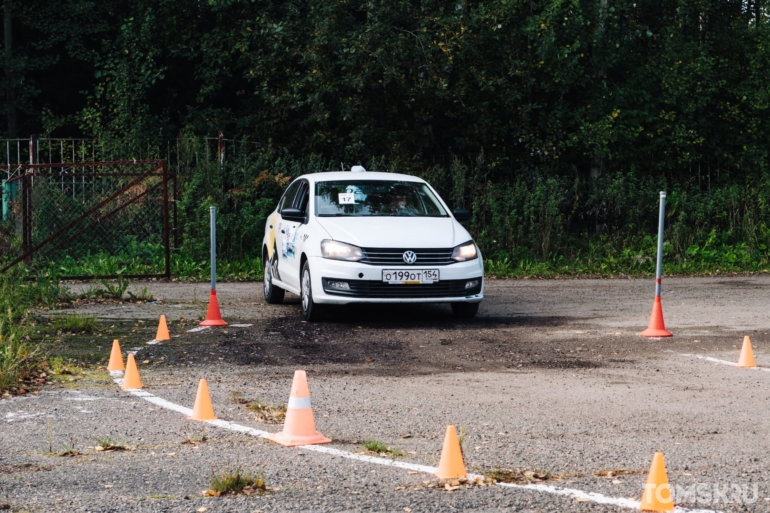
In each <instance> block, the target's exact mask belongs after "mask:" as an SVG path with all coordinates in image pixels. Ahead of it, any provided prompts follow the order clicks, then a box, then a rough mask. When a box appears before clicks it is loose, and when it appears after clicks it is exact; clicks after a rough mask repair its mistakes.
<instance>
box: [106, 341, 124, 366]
mask: <svg viewBox="0 0 770 513" xmlns="http://www.w3.org/2000/svg"><path fill="white" fill-rule="evenodd" d="M107 370H108V371H122V370H126V366H125V365H123V353H121V352H120V342H118V339H115V340H113V341H112V352H111V353H110V361H109V363H107Z"/></svg>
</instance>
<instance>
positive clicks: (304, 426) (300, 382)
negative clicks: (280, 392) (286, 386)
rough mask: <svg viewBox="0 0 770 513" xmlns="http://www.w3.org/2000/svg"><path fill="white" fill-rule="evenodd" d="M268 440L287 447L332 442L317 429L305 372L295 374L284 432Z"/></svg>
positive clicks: (269, 437)
mask: <svg viewBox="0 0 770 513" xmlns="http://www.w3.org/2000/svg"><path fill="white" fill-rule="evenodd" d="M267 438H268V439H270V440H272V441H273V442H276V443H279V444H281V445H285V446H287V447H293V446H296V445H311V444H328V443H329V442H331V440H329V439H328V438H326V437H325V436H323V435H322V434H321V433H319V432H318V431H316V429H315V420H314V419H313V408H312V407H311V405H310V388H308V386H307V375H306V374H305V371H303V370H298V371H295V372H294V382H293V383H292V384H291V394H290V395H289V407H288V408H287V409H286V420H285V421H284V422H283V431H281V432H280V433H275V434H272V435H270V436H268V437H267Z"/></svg>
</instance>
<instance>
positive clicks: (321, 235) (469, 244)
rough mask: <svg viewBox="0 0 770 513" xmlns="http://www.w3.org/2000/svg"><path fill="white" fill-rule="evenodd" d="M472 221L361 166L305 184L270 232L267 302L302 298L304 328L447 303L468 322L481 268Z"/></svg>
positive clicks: (287, 198)
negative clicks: (354, 311) (336, 310)
mask: <svg viewBox="0 0 770 513" xmlns="http://www.w3.org/2000/svg"><path fill="white" fill-rule="evenodd" d="M469 218H470V212H468V211H467V210H455V211H454V212H451V211H450V210H449V208H448V207H447V205H446V203H444V201H443V200H442V199H441V198H440V197H439V195H438V194H437V193H436V191H434V190H433V188H432V187H431V186H430V185H429V184H428V183H427V182H425V181H424V180H422V179H420V178H417V177H414V176H409V175H401V174H394V173H379V172H366V171H365V170H364V169H363V168H362V167H360V166H354V167H353V170H352V171H348V172H332V173H314V174H307V175H303V176H300V177H299V178H297V179H296V180H294V181H293V182H292V183H291V184H290V185H289V187H288V188H287V189H286V192H285V193H284V194H283V196H282V197H281V200H280V201H279V202H278V206H277V208H276V209H275V211H274V212H273V213H271V214H270V215H269V216H268V219H267V222H266V224H265V236H264V239H263V251H262V257H263V262H264V266H265V269H264V271H265V275H264V295H265V300H266V301H267V302H268V303H272V304H275V303H280V302H282V301H283V298H284V293H285V291H287V290H288V291H290V292H292V293H294V294H297V295H299V296H300V298H301V299H302V316H303V317H304V318H305V319H306V320H308V321H314V320H317V319H318V318H319V316H320V315H321V314H322V310H323V309H324V308H325V307H326V306H327V305H342V304H347V303H449V304H450V305H451V307H452V311H453V313H454V315H456V316H458V317H464V318H472V317H474V316H475V315H476V312H477V311H478V309H479V303H480V302H481V300H482V299H483V297H484V265H483V262H482V259H481V252H480V251H479V248H478V247H477V246H476V244H475V243H474V241H473V239H472V238H471V236H470V234H469V233H468V231H467V230H466V229H465V228H463V226H462V225H461V224H460V222H462V221H466V220H468V219H469Z"/></svg>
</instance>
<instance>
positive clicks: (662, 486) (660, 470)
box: [639, 452, 674, 511]
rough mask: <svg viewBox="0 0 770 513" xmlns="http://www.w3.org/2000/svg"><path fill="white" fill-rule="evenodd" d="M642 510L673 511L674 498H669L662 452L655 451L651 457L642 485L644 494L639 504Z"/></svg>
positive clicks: (669, 492) (669, 493) (669, 488)
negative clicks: (645, 481) (647, 472)
mask: <svg viewBox="0 0 770 513" xmlns="http://www.w3.org/2000/svg"><path fill="white" fill-rule="evenodd" d="M639 509H640V510H642V511H674V500H673V499H672V498H671V487H670V486H669V484H668V476H667V475H666V463H665V462H664V461H663V453H662V452H656V453H655V456H654V457H653V458H652V465H651V466H650V473H649V474H648V475H647V484H646V485H644V496H643V497H642V502H641V503H640V504H639Z"/></svg>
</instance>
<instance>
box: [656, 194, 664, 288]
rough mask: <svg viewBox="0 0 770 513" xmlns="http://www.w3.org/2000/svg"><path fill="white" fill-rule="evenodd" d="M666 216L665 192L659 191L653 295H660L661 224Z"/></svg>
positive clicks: (661, 264) (661, 269) (661, 262)
mask: <svg viewBox="0 0 770 513" xmlns="http://www.w3.org/2000/svg"><path fill="white" fill-rule="evenodd" d="M665 218H666V193H665V192H664V191H661V192H660V214H659V217H658V265H657V268H656V269H655V297H660V279H661V278H662V277H663V224H664V221H665Z"/></svg>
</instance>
